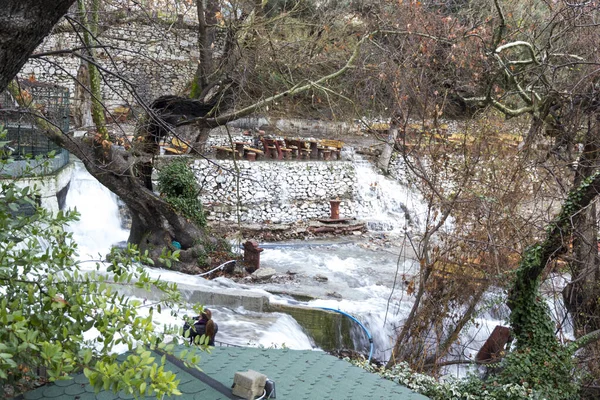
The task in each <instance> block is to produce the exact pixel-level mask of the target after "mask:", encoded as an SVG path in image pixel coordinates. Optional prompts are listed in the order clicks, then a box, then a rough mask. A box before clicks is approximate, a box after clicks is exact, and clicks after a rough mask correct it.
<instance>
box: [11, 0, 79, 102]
mask: <svg viewBox="0 0 600 400" xmlns="http://www.w3.org/2000/svg"><path fill="white" fill-rule="evenodd" d="M74 1H75V0H4V1H3V2H2V7H0V91H3V90H4V89H6V87H7V85H8V83H9V82H10V81H11V80H12V79H13V78H14V77H15V76H16V75H17V73H18V72H19V71H20V70H21V68H22V67H23V65H24V64H25V63H26V62H27V59H28V57H29V55H30V54H31V53H32V52H33V51H34V50H35V48H36V47H37V46H38V45H39V44H40V43H41V42H42V40H43V39H44V37H46V35H48V33H50V30H51V29H52V27H53V26H54V24H56V23H57V22H58V20H59V19H60V18H61V17H62V16H63V15H64V14H65V13H66V12H67V11H68V9H69V7H70V6H71V4H73V3H74Z"/></svg>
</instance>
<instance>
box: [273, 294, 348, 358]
mask: <svg viewBox="0 0 600 400" xmlns="http://www.w3.org/2000/svg"><path fill="white" fill-rule="evenodd" d="M269 311H272V312H281V313H286V314H288V315H291V316H292V317H293V318H294V319H295V320H296V321H297V322H298V324H300V326H302V328H303V329H305V330H306V332H307V333H308V335H310V337H312V338H313V340H314V341H315V344H316V345H317V346H319V347H320V348H322V349H323V350H326V351H329V350H337V349H341V348H344V349H353V350H360V349H355V348H354V343H353V342H352V337H351V335H350V330H351V328H352V323H353V322H352V321H351V320H350V319H349V318H347V317H345V316H344V315H342V314H338V313H335V312H332V311H326V310H320V309H317V308H312V307H304V306H290V305H283V304H273V303H271V304H269Z"/></svg>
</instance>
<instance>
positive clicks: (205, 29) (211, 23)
mask: <svg viewBox="0 0 600 400" xmlns="http://www.w3.org/2000/svg"><path fill="white" fill-rule="evenodd" d="M196 9H197V11H198V52H199V58H198V67H197V68H196V74H195V75H194V81H193V82H192V89H191V92H190V97H191V98H192V99H202V97H203V96H204V95H206V89H207V87H208V83H209V79H208V77H209V75H210V74H212V73H213V60H212V54H213V51H212V48H213V47H214V46H215V45H216V43H215V36H216V35H215V28H216V25H217V12H218V11H219V4H218V3H217V2H216V1H214V0H208V1H207V2H206V7H205V6H204V0H196Z"/></svg>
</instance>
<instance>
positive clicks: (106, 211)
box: [65, 162, 314, 351]
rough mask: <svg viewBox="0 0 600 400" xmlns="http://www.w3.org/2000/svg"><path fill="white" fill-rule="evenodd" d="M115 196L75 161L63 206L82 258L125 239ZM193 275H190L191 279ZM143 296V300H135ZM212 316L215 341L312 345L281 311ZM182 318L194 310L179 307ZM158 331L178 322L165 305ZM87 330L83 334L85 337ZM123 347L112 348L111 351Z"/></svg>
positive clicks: (173, 275) (216, 310)
mask: <svg viewBox="0 0 600 400" xmlns="http://www.w3.org/2000/svg"><path fill="white" fill-rule="evenodd" d="M117 200H118V199H117V197H116V196H115V195H114V194H113V193H112V192H110V191H109V190H108V189H106V188H105V187H104V186H102V185H101V184H100V183H99V182H98V181H97V180H96V179H95V178H94V177H93V176H91V175H90V174H89V173H88V172H87V171H86V169H85V168H84V167H83V165H82V164H81V163H80V162H76V163H75V167H74V169H73V174H72V176H71V182H70V186H69V192H68V193H67V197H66V204H65V207H66V208H70V209H77V211H78V212H79V213H80V219H79V221H77V222H74V223H72V224H71V225H70V226H69V227H68V229H69V230H70V231H71V232H72V233H73V237H74V239H75V241H76V242H77V244H78V248H79V258H80V260H81V261H86V260H90V259H93V260H98V257H100V259H104V257H105V255H106V254H107V253H108V252H109V251H110V248H111V246H112V245H114V244H116V243H119V242H122V241H126V240H127V238H128V236H129V231H127V230H124V229H122V228H121V221H120V214H119V210H118V205H117ZM87 268H91V269H95V267H92V265H91V264H90V263H84V264H83V269H84V270H86V269H87ZM150 273H151V274H152V275H153V276H154V275H160V276H161V277H162V278H163V279H165V280H167V281H171V282H181V283H184V282H185V283H186V284H189V283H190V281H191V282H195V281H197V280H200V281H201V284H202V285H209V286H210V285H211V282H210V281H206V280H204V279H201V278H197V279H196V278H194V277H190V276H188V275H184V274H180V273H177V272H173V271H166V270H156V269H151V270H150ZM190 278H192V279H190ZM140 300H142V302H143V300H144V299H140ZM211 310H212V311H213V318H214V320H215V321H216V322H217V323H218V325H219V332H218V335H217V340H218V341H221V342H225V343H228V344H233V345H239V346H264V347H278V346H285V347H287V348H291V349H312V348H314V343H313V342H312V340H311V339H310V337H308V336H307V335H306V333H305V332H304V331H303V330H302V327H300V325H298V323H297V322H296V321H295V320H294V319H293V318H292V317H290V316H289V315H287V314H281V313H256V312H250V311H246V310H243V309H236V310H231V309H228V308H225V307H211ZM147 311H148V308H146V307H141V308H140V309H139V312H140V314H142V315H143V314H144V313H147ZM179 311H181V313H180V315H181V316H182V315H183V314H184V313H186V312H187V314H188V315H191V314H192V313H193V311H192V310H191V309H189V310H179ZM154 315H155V323H156V324H157V329H159V330H162V328H161V327H162V326H165V325H176V326H177V325H182V324H183V322H182V321H183V320H181V319H177V318H174V317H172V316H171V315H170V312H169V310H166V307H164V308H163V312H162V313H161V314H157V313H155V314H154ZM90 335H92V336H93V333H88V334H86V338H87V339H90V338H91V337H90ZM120 350H122V351H126V350H127V349H125V348H116V351H120Z"/></svg>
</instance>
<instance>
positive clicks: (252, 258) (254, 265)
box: [244, 240, 265, 273]
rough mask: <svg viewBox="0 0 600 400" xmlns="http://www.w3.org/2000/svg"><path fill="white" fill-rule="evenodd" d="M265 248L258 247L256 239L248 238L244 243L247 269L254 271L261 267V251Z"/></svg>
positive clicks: (250, 271)
mask: <svg viewBox="0 0 600 400" xmlns="http://www.w3.org/2000/svg"><path fill="white" fill-rule="evenodd" d="M264 250H265V249H261V248H260V247H258V242H257V241H256V240H248V241H246V242H245V243H244V264H245V265H246V271H248V272H249V273H253V272H254V271H256V270H257V269H258V268H259V267H260V253H261V252H262V251H264Z"/></svg>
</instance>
